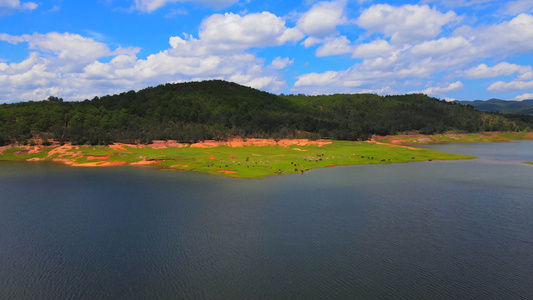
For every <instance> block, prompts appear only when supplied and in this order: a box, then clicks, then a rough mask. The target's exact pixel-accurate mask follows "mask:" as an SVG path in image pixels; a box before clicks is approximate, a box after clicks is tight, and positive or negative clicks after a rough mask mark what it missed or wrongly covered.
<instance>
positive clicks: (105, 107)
mask: <svg viewBox="0 0 533 300" xmlns="http://www.w3.org/2000/svg"><path fill="white" fill-rule="evenodd" d="M529 128H530V125H528V124H527V123H524V122H523V121H521V120H514V121H513V120H510V119H507V118H505V117H503V116H500V115H493V114H488V113H483V112H479V111H476V110H474V108H472V107H471V106H463V105H461V104H458V103H449V102H445V101H440V100H438V99H435V98H430V97H428V96H426V95H422V94H413V95H403V96H378V95H374V94H336V95H329V96H305V95H289V96H285V95H281V96H277V95H273V94H270V93H266V92H261V91H258V90H255V89H252V88H249V87H245V86H241V85H238V84H235V83H230V82H225V81H220V80H212V81H204V82H189V83H178V84H165V85H160V86H157V87H150V88H146V89H143V90H140V91H138V92H134V91H130V92H125V93H121V94H119V95H112V96H104V97H101V98H98V97H95V98H94V99H92V100H85V101H82V102H69V101H63V99H59V98H56V97H49V98H48V100H45V101H37V102H32V101H30V102H20V103H14V104H3V105H0V144H8V143H13V142H17V141H18V142H23V143H24V142H28V141H29V140H31V139H33V138H42V139H43V140H44V142H46V141H47V140H50V139H53V140H57V141H60V142H72V143H74V144H108V143H111V142H127V143H134V142H137V143H138V142H140V143H148V142H150V141H152V140H156V139H157V140H160V139H163V140H165V139H168V140H178V141H181V142H194V141H198V140H206V139H226V138H230V137H236V136H239V137H243V138H245V137H262V138H267V137H268V138H295V137H298V138H331V139H342V140H365V139H368V138H370V137H371V135H373V134H378V135H389V134H396V133H398V132H404V131H420V132H421V133H425V134H431V133H440V132H444V131H448V130H458V131H465V132H478V131H495V130H500V131H502V130H511V131H517V130H529Z"/></svg>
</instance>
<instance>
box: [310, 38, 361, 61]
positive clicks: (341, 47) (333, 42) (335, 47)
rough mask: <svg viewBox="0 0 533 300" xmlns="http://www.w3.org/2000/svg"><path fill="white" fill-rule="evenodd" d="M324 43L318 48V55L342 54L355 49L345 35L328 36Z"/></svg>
mask: <svg viewBox="0 0 533 300" xmlns="http://www.w3.org/2000/svg"><path fill="white" fill-rule="evenodd" d="M322 43H323V44H322V45H321V46H320V47H319V48H318V49H317V50H316V56H317V57H323V56H333V55H341V54H347V53H351V52H352V51H353V46H352V45H350V41H349V40H348V39H347V38H346V36H344V35H342V36H339V37H335V38H326V39H325V40H324V41H323V42H322Z"/></svg>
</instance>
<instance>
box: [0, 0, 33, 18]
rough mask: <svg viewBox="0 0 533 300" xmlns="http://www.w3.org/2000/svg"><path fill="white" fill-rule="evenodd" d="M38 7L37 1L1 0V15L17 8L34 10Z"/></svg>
mask: <svg viewBox="0 0 533 300" xmlns="http://www.w3.org/2000/svg"><path fill="white" fill-rule="evenodd" d="M37 7H38V5H37V4H36V3H35V2H23V3H21V2H20V1H19V0H0V15H2V14H8V13H10V12H12V11H16V10H34V9H36V8H37Z"/></svg>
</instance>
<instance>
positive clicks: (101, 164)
mask: <svg viewBox="0 0 533 300" xmlns="http://www.w3.org/2000/svg"><path fill="white" fill-rule="evenodd" d="M125 164H126V162H125V161H113V162H94V163H86V164H78V163H71V164H70V165H71V166H73V167H114V166H123V165H125Z"/></svg>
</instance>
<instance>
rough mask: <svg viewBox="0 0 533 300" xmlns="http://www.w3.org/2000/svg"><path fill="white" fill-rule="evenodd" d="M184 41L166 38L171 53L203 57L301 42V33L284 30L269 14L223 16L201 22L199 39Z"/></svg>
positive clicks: (291, 29) (281, 20)
mask: <svg viewBox="0 0 533 300" xmlns="http://www.w3.org/2000/svg"><path fill="white" fill-rule="evenodd" d="M185 38H186V39H182V38H180V37H171V38H170V40H169V43H170V45H171V46H172V47H173V48H174V50H173V52H174V53H175V54H181V55H191V54H194V55H197V56H203V55H209V54H216V53H230V52H235V51H243V50H246V49H249V48H261V47H268V46H277V45H282V44H284V43H287V42H295V41H298V40H301V39H302V38H303V33H301V32H300V31H299V30H297V29H294V28H287V27H286V26H285V21H284V20H283V19H282V18H280V17H277V16H276V15H274V14H271V13H269V12H262V13H254V14H248V15H245V16H240V15H237V14H233V13H226V14H224V15H221V14H215V15H212V16H210V17H209V18H207V19H205V20H204V21H203V22H202V24H201V26H200V32H199V39H196V38H193V37H192V36H191V35H188V34H186V35H185Z"/></svg>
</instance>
